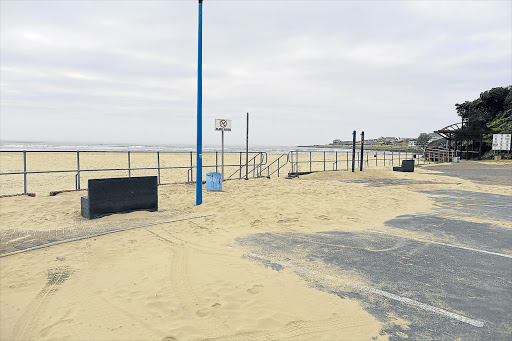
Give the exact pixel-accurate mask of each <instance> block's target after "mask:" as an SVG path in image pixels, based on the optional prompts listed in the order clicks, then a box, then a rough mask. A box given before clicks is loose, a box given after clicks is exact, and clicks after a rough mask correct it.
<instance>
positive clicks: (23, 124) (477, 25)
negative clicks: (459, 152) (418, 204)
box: [0, 0, 512, 146]
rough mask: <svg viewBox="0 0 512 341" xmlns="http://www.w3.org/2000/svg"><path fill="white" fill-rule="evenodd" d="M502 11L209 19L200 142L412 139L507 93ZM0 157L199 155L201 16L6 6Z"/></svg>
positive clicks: (474, 8) (379, 6)
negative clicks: (6, 145) (467, 106)
mask: <svg viewBox="0 0 512 341" xmlns="http://www.w3.org/2000/svg"><path fill="white" fill-rule="evenodd" d="M511 4H512V2H511V1H497V2H493V1H454V2H447V1H432V2H430V1H418V2H415V1H402V2H399V1H392V2H384V1H375V2H373V1H356V2H351V1H244V0H239V1H216V0H205V1H204V4H203V125H204V127H203V142H204V144H206V145H213V144H218V143H219V142H220V133H219V132H215V131H214V119H215V118H227V119H232V128H233V131H232V132H228V133H226V143H227V144H232V145H237V144H238V145H243V144H244V143H245V113H246V112H249V113H250V115H251V117H250V119H251V127H250V130H251V131H250V141H251V144H255V145H290V146H291V145H302V144H323V143H329V142H331V141H332V140H333V139H336V138H339V139H344V140H348V139H350V138H351V133H352V130H354V129H355V130H357V131H358V134H359V132H360V131H361V130H364V131H365V134H366V137H367V138H375V137H379V136H397V137H417V136H418V135H419V134H420V133H421V132H432V131H433V130H436V129H440V128H442V127H444V126H446V125H448V124H451V123H455V122H458V121H459V119H458V117H457V115H456V112H455V103H460V102H464V101H465V100H473V99H475V98H477V97H478V96H479V94H480V92H482V91H485V90H488V89H490V88H493V87H497V86H507V85H510V84H512V14H511V13H512V5H511ZM0 23H1V24H0V25H1V27H0V43H1V51H0V58H1V59H0V61H1V64H0V67H1V70H0V91H1V93H0V94H1V99H0V110H1V111H0V115H1V116H0V123H1V128H0V134H1V136H0V138H1V140H2V141H6V140H17V141H49V142H50V141H51V142H55V141H57V142H58V141H61V142H77V143H84V142H85V143H140V144H194V143H195V141H196V110H197V106H196V104H197V97H196V96H197V31H198V4H197V1H194V0H188V1H113V2H108V1H41V0H38V1H5V0H2V1H0Z"/></svg>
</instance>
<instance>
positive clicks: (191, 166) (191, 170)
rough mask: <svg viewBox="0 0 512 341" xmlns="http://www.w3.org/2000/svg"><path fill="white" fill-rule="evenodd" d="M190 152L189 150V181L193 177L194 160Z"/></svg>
mask: <svg viewBox="0 0 512 341" xmlns="http://www.w3.org/2000/svg"><path fill="white" fill-rule="evenodd" d="M193 158H194V157H193V155H192V152H190V182H192V180H193V179H194V161H193Z"/></svg>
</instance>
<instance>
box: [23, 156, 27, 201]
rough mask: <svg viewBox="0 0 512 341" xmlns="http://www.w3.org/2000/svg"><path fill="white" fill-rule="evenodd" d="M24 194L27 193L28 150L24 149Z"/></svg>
mask: <svg viewBox="0 0 512 341" xmlns="http://www.w3.org/2000/svg"><path fill="white" fill-rule="evenodd" d="M23 194H27V151H26V150H24V151H23Z"/></svg>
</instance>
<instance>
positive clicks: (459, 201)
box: [238, 190, 512, 340]
mask: <svg viewBox="0 0 512 341" xmlns="http://www.w3.org/2000/svg"><path fill="white" fill-rule="evenodd" d="M426 193H427V194H428V195H429V196H430V198H431V199H432V201H433V203H434V205H433V207H432V210H431V212H429V213H428V214H418V215H406V216H399V217H396V218H394V219H392V220H389V221H387V222H386V223H385V227H383V228H381V229H380V230H379V229H373V230H372V229H369V230H367V231H365V232H362V233H356V232H343V231H329V232H323V233H311V234H304V233H263V234H255V235H251V236H248V237H246V238H243V239H240V240H238V242H239V244H240V245H241V246H242V247H243V248H244V249H245V251H246V254H247V257H248V258H252V259H253V260H255V261H258V262H261V263H262V264H263V265H265V266H268V267H271V268H273V269H275V270H276V271H281V270H282V269H284V268H290V269H293V270H294V271H295V272H296V273H297V274H299V275H300V276H302V277H303V278H304V280H305V281H307V282H308V284H309V285H311V286H313V287H316V288H318V289H319V290H324V291H327V292H330V293H332V294H335V295H338V296H340V297H350V298H355V299H358V300H360V302H361V304H362V305H363V307H364V308H365V309H366V310H367V311H368V312H370V313H371V314H373V315H374V316H376V317H377V318H378V319H379V320H380V321H382V322H384V328H383V329H382V331H381V332H382V333H386V334H389V335H390V339H391V340H405V339H414V340H417V339H428V340H432V339H435V340H454V339H462V340H510V339H512V338H511V336H512V323H511V321H512V308H511V306H512V248H511V243H512V230H511V229H510V227H507V226H505V225H506V224H507V223H510V222H511V220H512V219H511V217H512V205H511V203H512V196H505V195H496V194H488V193H477V192H468V191H453V190H452V191H429V192H426ZM465 218H467V219H468V220H465ZM475 218H476V219H477V220H476V221H475ZM482 218H486V219H485V221H483V220H482V221H479V219H482ZM487 218H488V219H487ZM469 220H471V221H469ZM397 318H399V319H400V320H405V321H407V323H398V322H396V321H397Z"/></svg>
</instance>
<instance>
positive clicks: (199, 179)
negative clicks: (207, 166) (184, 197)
mask: <svg viewBox="0 0 512 341" xmlns="http://www.w3.org/2000/svg"><path fill="white" fill-rule="evenodd" d="M202 54H203V0H199V32H198V39H197V153H196V158H197V162H196V166H197V171H196V205H201V204H202V203H203V155H202V153H203V150H202V149H203V122H202V120H203V117H202V114H203V113H202V111H203V102H202V99H203V85H202V78H203V72H202V71H203V70H202V69H203V68H202Z"/></svg>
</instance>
